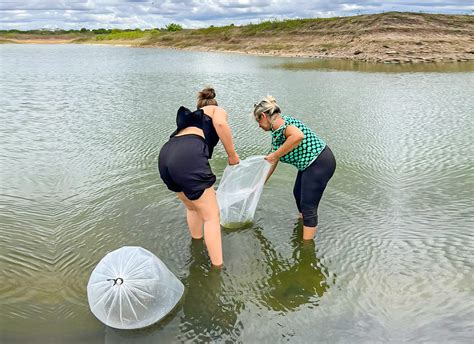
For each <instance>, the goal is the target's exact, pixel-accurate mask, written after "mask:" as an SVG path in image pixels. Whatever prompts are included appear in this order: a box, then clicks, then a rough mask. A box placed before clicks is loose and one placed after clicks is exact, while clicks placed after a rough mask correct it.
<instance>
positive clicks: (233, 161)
mask: <svg viewBox="0 0 474 344" xmlns="http://www.w3.org/2000/svg"><path fill="white" fill-rule="evenodd" d="M227 161H228V162H229V165H237V164H238V163H239V162H240V159H239V156H238V154H237V153H235V154H233V155H230V156H229V157H228V158H227Z"/></svg>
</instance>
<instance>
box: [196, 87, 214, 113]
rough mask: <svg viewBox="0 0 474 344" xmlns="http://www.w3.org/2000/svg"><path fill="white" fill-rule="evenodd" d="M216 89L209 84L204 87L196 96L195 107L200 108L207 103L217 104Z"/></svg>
mask: <svg viewBox="0 0 474 344" xmlns="http://www.w3.org/2000/svg"><path fill="white" fill-rule="evenodd" d="M214 98H216V91H214V89H213V88H212V87H210V86H207V87H206V88H204V89H203V90H202V91H201V92H199V93H198V96H197V108H198V109H200V108H202V107H204V106H207V105H217V100H215V99H214Z"/></svg>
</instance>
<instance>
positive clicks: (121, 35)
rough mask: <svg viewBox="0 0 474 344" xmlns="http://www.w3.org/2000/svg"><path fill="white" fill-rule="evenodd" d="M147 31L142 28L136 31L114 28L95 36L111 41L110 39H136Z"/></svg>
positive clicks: (101, 39) (97, 38) (98, 38)
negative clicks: (109, 31) (107, 32)
mask: <svg viewBox="0 0 474 344" xmlns="http://www.w3.org/2000/svg"><path fill="white" fill-rule="evenodd" d="M146 34H147V32H145V31H142V30H135V31H120V30H116V29H114V30H112V32H111V33H109V34H105V35H97V36H96V37H95V39H96V40H98V41H104V40H106V41H110V40H134V39H140V38H143V37H144V36H145V35H146Z"/></svg>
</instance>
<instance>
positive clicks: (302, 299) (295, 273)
mask: <svg viewBox="0 0 474 344" xmlns="http://www.w3.org/2000/svg"><path fill="white" fill-rule="evenodd" d="M255 234H256V237H257V238H258V239H259V240H260V242H261V243H262V246H263V247H265V252H266V254H267V255H270V256H271V257H272V259H271V260H270V264H269V269H270V275H269V276H268V280H267V281H266V285H267V286H268V287H267V288H266V290H265V291H264V292H263V293H262V303H263V304H264V305H265V306H266V307H268V308H270V309H272V310H274V311H281V312H283V313H285V312H288V311H293V310H296V309H297V308H298V307H299V306H301V305H304V304H306V303H309V302H311V304H313V305H318V303H319V300H320V299H321V297H322V296H323V294H324V292H325V291H326V290H327V288H328V287H329V286H328V284H327V282H326V278H327V276H328V272H327V270H326V268H325V267H324V266H323V265H322V264H321V263H320V261H319V259H318V258H317V257H316V252H315V243H314V241H313V240H310V241H303V240H302V239H301V238H302V236H303V224H302V222H301V221H299V222H298V224H297V226H296V228H295V230H294V233H293V235H292V237H291V247H292V249H293V253H292V256H291V259H288V260H283V258H282V257H280V256H279V254H278V253H277V252H275V250H274V249H273V248H272V247H271V244H270V243H269V242H268V241H267V240H266V239H265V237H264V236H263V235H262V234H261V232H260V231H258V230H256V231H255ZM334 283H335V279H334V280H333V281H332V284H334Z"/></svg>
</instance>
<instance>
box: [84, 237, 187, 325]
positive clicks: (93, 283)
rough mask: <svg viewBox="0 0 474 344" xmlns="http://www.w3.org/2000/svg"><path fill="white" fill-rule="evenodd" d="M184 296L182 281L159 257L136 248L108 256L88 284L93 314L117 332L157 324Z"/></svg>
mask: <svg viewBox="0 0 474 344" xmlns="http://www.w3.org/2000/svg"><path fill="white" fill-rule="evenodd" d="M183 292H184V286H183V284H182V283H181V281H179V280H178V279H177V278H176V276H175V275H173V273H172V272H171V271H169V270H168V268H167V267H166V265H165V264H164V263H163V262H162V261H161V260H160V259H158V257H156V256H155V255H154V254H153V253H151V252H149V251H147V250H145V249H144V248H142V247H133V246H124V247H122V248H119V249H118V250H115V251H112V252H110V253H108V254H107V255H106V256H105V257H104V258H102V260H101V261H100V262H99V264H97V266H96V267H95V269H94V271H92V274H91V276H90V279H89V283H88V284H87V298H88V301H89V307H90V309H91V311H92V313H93V314H94V315H95V316H96V317H97V319H99V320H100V321H101V322H103V323H104V324H105V325H107V326H110V327H113V328H117V329H136V328H142V327H146V326H149V325H152V324H154V323H155V322H157V321H158V320H160V319H161V318H163V317H164V316H165V315H167V314H168V313H169V312H170V311H171V310H172V309H173V308H174V307H175V306H176V304H177V303H178V302H179V300H180V299H181V296H182V295H183Z"/></svg>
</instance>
